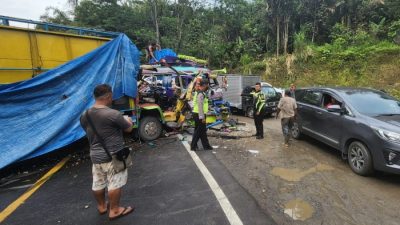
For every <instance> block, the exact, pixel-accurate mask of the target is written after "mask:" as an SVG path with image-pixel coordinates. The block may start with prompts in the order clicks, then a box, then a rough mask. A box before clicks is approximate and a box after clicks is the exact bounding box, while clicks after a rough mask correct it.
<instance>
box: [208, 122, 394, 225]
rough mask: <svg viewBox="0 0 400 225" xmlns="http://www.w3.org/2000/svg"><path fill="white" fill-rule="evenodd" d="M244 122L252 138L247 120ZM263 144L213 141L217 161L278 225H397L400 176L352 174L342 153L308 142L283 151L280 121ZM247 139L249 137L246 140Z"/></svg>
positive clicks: (268, 128) (243, 140)
mask: <svg viewBox="0 0 400 225" xmlns="http://www.w3.org/2000/svg"><path fill="white" fill-rule="evenodd" d="M238 119H239V121H242V122H247V123H248V125H247V126H248V128H249V130H251V131H250V132H254V133H255V131H254V126H253V122H252V120H251V119H249V118H245V117H238ZM264 130H265V138H264V139H262V140H256V139H255V137H246V138H240V139H224V138H217V137H211V138H210V142H211V143H212V144H213V145H214V146H218V149H216V150H215V155H216V157H217V159H218V160H220V161H221V162H222V164H223V165H225V167H226V168H227V169H228V170H229V171H230V172H231V174H232V175H233V176H234V177H235V179H237V180H238V182H239V183H240V184H241V185H242V186H243V187H244V188H245V189H246V190H247V191H248V192H249V193H250V194H251V195H252V196H253V197H254V198H255V199H256V200H257V202H258V204H259V205H260V206H261V207H262V208H263V209H264V210H265V211H266V212H267V213H268V214H270V215H272V217H273V218H274V220H275V221H276V222H277V223H278V224H371V225H375V224H385V225H386V224H387V225H395V224H399V220H398V215H399V212H400V211H399V209H398V202H399V200H400V191H398V190H399V187H400V176H397V175H389V174H383V173H377V175H376V176H375V177H361V176H358V175H356V174H354V173H353V172H352V171H351V170H350V168H349V167H348V165H347V163H346V162H345V161H343V160H342V159H341V156H340V153H339V152H338V151H336V150H335V149H332V148H330V147H329V146H326V145H324V144H322V143H319V142H317V141H315V140H313V139H311V138H307V137H305V138H303V139H302V140H299V141H297V140H295V141H292V142H291V146H290V147H289V148H284V146H283V136H282V134H281V128H280V121H279V120H275V119H274V118H269V119H266V120H265V121H264ZM248 136H249V135H248Z"/></svg>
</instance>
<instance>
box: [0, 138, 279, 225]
mask: <svg viewBox="0 0 400 225" xmlns="http://www.w3.org/2000/svg"><path fill="white" fill-rule="evenodd" d="M83 148H85V147H83ZM86 148H87V147H86ZM134 149H135V154H134V166H133V167H132V168H130V169H129V179H128V184H127V185H126V186H125V187H124V189H123V197H122V205H123V206H128V205H134V206H135V207H136V210H135V212H133V213H132V214H130V215H128V216H126V217H122V218H120V219H118V220H116V221H109V220H108V217H107V215H102V216H100V215H99V214H98V213H97V209H96V204H95V201H94V198H93V197H92V194H91V163H90V160H89V158H88V156H87V151H81V150H80V151H79V152H80V153H79V154H73V157H72V158H71V159H70V160H69V161H68V162H67V164H66V165H65V166H63V167H62V168H61V169H60V170H59V171H58V172H56V173H55V174H54V175H52V176H51V178H50V179H49V180H48V181H47V182H45V183H44V184H43V185H42V186H41V187H40V188H39V189H38V190H37V191H36V192H34V193H33V194H32V195H31V196H30V197H29V198H28V199H27V200H26V201H25V202H24V203H23V204H21V205H19V206H18V207H17V208H16V210H15V211H13V212H12V213H11V215H9V216H8V217H7V218H6V219H5V220H4V222H3V224H29V225H31V224H143V225H149V224H166V225H168V224H170V225H176V224H199V225H200V224H210V225H211V224H215V225H225V224H226V225H229V224H275V223H274V222H273V221H272V219H271V217H270V216H268V215H267V214H265V213H264V212H263V211H262V210H261V207H260V206H259V205H258V203H257V201H256V200H255V199H254V198H253V197H252V196H251V195H250V194H249V193H248V192H247V191H246V190H245V189H244V188H242V187H241V186H240V185H239V183H238V182H237V181H236V180H235V179H234V178H233V177H232V176H231V175H230V173H229V172H228V171H227V170H226V168H225V167H224V166H223V165H222V164H221V163H220V162H219V161H218V160H216V157H215V154H213V153H212V152H211V151H204V152H196V153H194V154H195V156H197V157H198V158H199V159H200V160H201V162H202V163H204V165H205V167H206V168H207V169H208V171H209V172H210V173H211V176H212V177H213V178H214V179H215V181H216V182H217V187H213V189H218V190H222V193H224V195H225V198H226V199H222V200H225V202H229V204H230V206H231V207H232V209H233V211H234V212H235V214H236V215H237V216H238V218H239V220H238V221H239V222H240V223H237V222H238V221H233V223H232V219H231V218H230V217H232V215H233V214H232V212H228V214H227V212H226V211H224V210H223V208H222V205H223V203H221V199H217V197H216V195H215V194H214V190H212V188H211V187H210V185H209V184H208V180H206V178H205V177H204V176H203V175H202V173H201V172H200V170H199V168H198V167H197V165H196V164H195V162H194V160H193V159H192V157H191V156H190V154H189V152H188V151H187V150H186V149H185V147H184V145H183V144H182V142H181V141H180V140H178V138H177V137H172V138H164V139H159V140H157V141H156V142H153V143H151V144H138V143H135V144H134ZM35 163H36V164H35V167H34V168H33V167H31V168H29V169H26V168H24V169H26V171H24V170H22V171H21V173H20V174H18V175H17V174H14V175H13V174H10V175H8V176H7V177H6V178H7V179H2V184H3V186H2V187H1V188H0V198H1V199H2V201H1V204H0V207H1V208H0V210H3V212H2V215H1V217H2V216H4V209H5V208H6V207H7V206H9V205H10V204H11V203H12V202H13V201H15V200H16V199H18V197H20V196H21V195H22V193H23V192H25V191H28V188H29V187H31V186H30V185H32V183H34V182H35V181H37V180H38V179H39V178H40V177H41V176H43V175H44V174H45V173H46V172H47V171H48V170H49V169H50V168H51V167H52V166H53V165H55V164H56V163H57V162H52V163H46V164H49V165H46V167H44V168H43V167H41V166H40V165H39V164H40V163H43V162H40V161H39V162H38V161H36V162H35ZM27 164H29V162H27ZM25 167H26V166H25ZM15 169H16V170H19V169H20V168H15ZM3 174H4V173H3ZM6 180H8V181H13V180H14V182H11V183H9V184H7V182H6ZM15 180H18V181H15ZM24 184H27V185H24ZM1 217H0V219H1Z"/></svg>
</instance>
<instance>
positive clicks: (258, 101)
mask: <svg viewBox="0 0 400 225" xmlns="http://www.w3.org/2000/svg"><path fill="white" fill-rule="evenodd" d="M251 94H252V95H253V98H254V107H255V110H256V112H260V111H261V110H262V109H263V108H264V106H265V94H264V92H262V91H259V92H251Z"/></svg>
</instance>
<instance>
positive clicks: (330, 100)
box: [321, 93, 342, 109]
mask: <svg viewBox="0 0 400 225" xmlns="http://www.w3.org/2000/svg"><path fill="white" fill-rule="evenodd" d="M332 105H337V106H339V107H342V103H341V102H340V101H339V100H338V99H337V98H336V97H334V96H332V95H330V94H327V93H325V94H323V97H322V105H321V107H323V108H325V109H327V108H328V107H330V106H332Z"/></svg>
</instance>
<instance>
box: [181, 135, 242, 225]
mask: <svg viewBox="0 0 400 225" xmlns="http://www.w3.org/2000/svg"><path fill="white" fill-rule="evenodd" d="M178 138H179V140H181V142H182V144H183V146H185V148H186V151H187V152H188V153H189V155H190V156H191V157H192V159H193V161H194V162H195V164H196V166H197V168H199V170H200V172H201V174H203V176H204V178H205V179H206V181H207V183H208V185H209V186H210V188H211V190H212V192H213V193H214V195H215V197H216V198H217V200H218V202H219V204H220V205H221V208H222V210H223V211H224V213H225V215H226V218H227V219H228V221H229V223H230V224H231V225H243V222H242V220H241V219H240V218H239V216H238V214H237V213H236V211H235V209H234V208H233V206H232V205H231V203H230V202H229V199H228V198H227V197H226V195H225V194H224V192H223V191H222V189H221V187H220V186H219V185H218V183H217V181H216V180H215V179H214V177H213V176H212V175H211V173H210V171H208V169H207V167H206V166H205V165H204V163H203V162H202V161H201V159H200V158H199V157H198V156H197V154H196V153H195V152H194V151H191V150H190V145H189V143H188V142H187V141H185V140H184V139H183V136H182V135H180V134H179V135H178Z"/></svg>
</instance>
